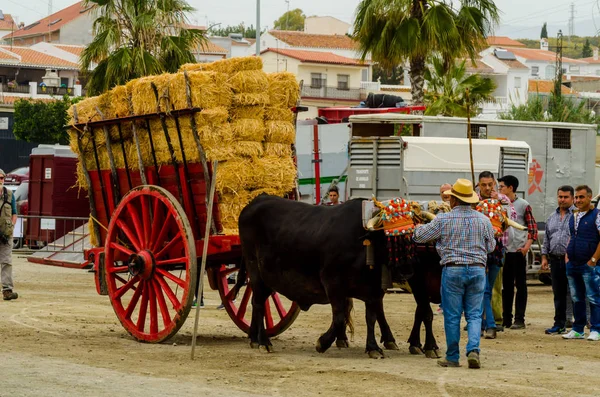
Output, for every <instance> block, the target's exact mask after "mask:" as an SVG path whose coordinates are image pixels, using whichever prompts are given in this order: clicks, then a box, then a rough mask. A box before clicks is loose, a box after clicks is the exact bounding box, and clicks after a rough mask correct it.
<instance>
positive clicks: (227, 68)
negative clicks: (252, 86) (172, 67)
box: [179, 56, 263, 74]
mask: <svg viewBox="0 0 600 397" xmlns="http://www.w3.org/2000/svg"><path fill="white" fill-rule="evenodd" d="M262 67H263V63H262V59H261V58H260V57H256V56H250V57H235V58H228V59H223V60H221V61H216V62H211V63H186V64H184V65H182V66H181V67H180V68H179V71H180V72H181V71H184V70H189V71H191V70H204V71H210V72H221V73H227V74H233V73H236V72H241V71H243V70H261V69H262Z"/></svg>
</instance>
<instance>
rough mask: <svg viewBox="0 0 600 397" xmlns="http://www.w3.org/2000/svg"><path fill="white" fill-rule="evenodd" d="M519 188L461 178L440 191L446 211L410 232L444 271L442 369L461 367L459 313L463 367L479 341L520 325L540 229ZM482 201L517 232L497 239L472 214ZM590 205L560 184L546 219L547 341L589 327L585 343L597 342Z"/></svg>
mask: <svg viewBox="0 0 600 397" xmlns="http://www.w3.org/2000/svg"><path fill="white" fill-rule="evenodd" d="M518 187H519V180H518V179H517V178H516V177H514V176H512V175H506V176H504V177H502V178H499V179H498V180H496V179H495V178H494V175H493V174H492V173H491V172H489V171H484V172H482V173H481V174H480V175H479V181H478V185H477V189H474V187H473V184H472V183H471V182H470V181H468V180H464V179H459V180H457V182H456V183H455V184H454V185H452V186H450V185H449V184H445V185H442V186H441V187H440V197H441V199H442V201H444V202H448V203H449V204H450V207H451V208H452V210H451V211H450V212H448V213H441V214H438V215H437V217H436V218H435V220H434V221H432V222H431V223H428V224H425V225H419V226H417V228H416V230H415V233H414V236H413V238H414V240H415V241H416V242H418V243H424V242H428V241H436V248H437V251H438V253H439V254H440V258H441V263H440V264H441V265H442V267H443V269H442V288H441V289H442V290H441V293H442V294H441V296H442V304H441V305H440V309H439V310H438V312H439V313H443V315H444V328H445V332H446V344H447V350H446V357H445V358H443V359H440V360H439V361H438V364H439V365H440V366H443V367H458V366H460V361H459V358H460V354H459V340H460V318H461V315H463V314H464V316H465V319H466V321H467V326H466V327H465V330H467V331H468V340H467V346H466V355H467V361H468V366H469V368H480V367H481V363H480V360H479V353H480V348H479V341H480V338H481V337H485V338H486V339H495V338H497V332H499V331H504V330H505V329H510V330H519V329H524V328H525V327H526V325H525V313H526V309H527V283H526V277H527V260H526V256H527V253H528V251H529V250H530V248H531V245H532V244H533V242H534V241H535V240H537V238H538V236H537V234H538V230H537V223H536V220H535V218H534V216H533V212H532V209H531V206H530V205H529V203H528V202H527V201H526V200H524V199H523V198H520V197H518V196H517V194H516V192H517V189H518ZM485 199H495V200H499V201H500V202H501V203H502V205H503V207H504V209H505V210H506V213H507V217H508V218H510V219H512V220H514V221H516V222H517V223H518V224H520V225H522V226H523V228H522V229H523V230H519V229H515V228H507V229H506V230H505V232H504V233H503V234H502V235H501V236H500V237H494V235H493V228H492V225H491V223H490V222H489V220H488V219H486V218H485V217H484V216H483V215H482V214H480V213H479V212H477V211H475V210H474V209H473V205H474V204H475V203H478V202H479V201H480V200H485ZM591 200H592V190H591V189H590V188H589V186H586V185H582V186H577V187H575V188H574V187H572V186H568V185H565V186H561V187H560V188H559V189H558V191H557V208H556V211H554V212H553V213H552V215H551V216H550V217H549V218H548V219H547V220H546V229H545V235H544V239H543V244H542V247H541V256H542V269H544V270H550V272H551V277H552V291H553V295H554V310H555V316H554V324H553V325H552V326H551V327H549V328H547V329H546V330H545V333H546V334H548V335H562V337H563V338H564V339H584V338H586V334H585V327H586V325H587V326H588V328H589V329H590V332H589V335H587V340H590V341H598V340H600V324H599V323H598V321H600V270H599V269H597V268H596V265H597V262H598V261H599V260H600V211H599V210H598V209H596V208H594V207H593V206H592V204H591ZM515 290H516V291H515ZM513 303H514V307H513ZM513 308H514V315H513ZM573 318H574V319H573ZM568 328H571V329H570V330H568ZM508 332H510V331H508Z"/></svg>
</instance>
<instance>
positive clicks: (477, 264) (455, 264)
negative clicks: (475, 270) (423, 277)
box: [444, 262, 485, 267]
mask: <svg viewBox="0 0 600 397" xmlns="http://www.w3.org/2000/svg"><path fill="white" fill-rule="evenodd" d="M444 266H446V267H465V266H471V267H485V265H482V264H481V263H454V262H448V263H446V264H445V265H444Z"/></svg>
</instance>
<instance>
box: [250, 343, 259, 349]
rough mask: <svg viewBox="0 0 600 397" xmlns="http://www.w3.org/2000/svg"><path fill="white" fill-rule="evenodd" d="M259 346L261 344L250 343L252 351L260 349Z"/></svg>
mask: <svg viewBox="0 0 600 397" xmlns="http://www.w3.org/2000/svg"><path fill="white" fill-rule="evenodd" d="M259 346H260V344H259V343H258V342H250V348H252V349H258V347H259Z"/></svg>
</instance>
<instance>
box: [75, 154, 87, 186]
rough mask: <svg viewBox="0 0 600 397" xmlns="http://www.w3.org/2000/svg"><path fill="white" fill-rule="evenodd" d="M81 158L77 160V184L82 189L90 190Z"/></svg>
mask: <svg viewBox="0 0 600 397" xmlns="http://www.w3.org/2000/svg"><path fill="white" fill-rule="evenodd" d="M81 161H82V160H81V158H80V159H79V161H77V172H76V175H77V184H76V185H77V186H78V187H79V188H80V189H85V190H88V184H87V180H86V179H85V174H84V173H83V166H82V165H81Z"/></svg>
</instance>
